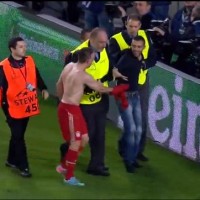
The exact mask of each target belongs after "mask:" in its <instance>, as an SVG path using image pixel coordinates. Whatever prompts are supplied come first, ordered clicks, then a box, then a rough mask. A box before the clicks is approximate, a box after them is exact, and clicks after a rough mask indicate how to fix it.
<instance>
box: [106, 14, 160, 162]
mask: <svg viewBox="0 0 200 200" xmlns="http://www.w3.org/2000/svg"><path fill="white" fill-rule="evenodd" d="M140 28H141V18H140V17H139V16H138V15H130V16H128V17H127V22H126V30H123V31H121V32H119V33H117V34H115V35H113V36H112V37H111V38H110V41H109V53H110V61H111V64H112V66H113V67H114V69H113V76H114V77H115V78H117V77H120V75H119V74H118V71H117V70H116V68H115V67H116V65H117V62H118V61H119V59H120V57H121V56H122V55H123V52H124V50H125V49H128V48H130V47H131V42H132V40H133V39H134V37H136V36H142V37H143V38H144V40H145V48H144V50H143V51H142V54H143V58H144V61H145V65H146V66H147V67H146V69H141V70H140V74H139V78H138V84H139V94H140V98H141V109H142V129H143V130H142V137H141V142H140V150H139V154H138V159H139V160H142V161H147V160H148V158H147V157H146V156H144V154H143V152H144V147H145V143H146V131H147V112H148V94H149V78H148V69H149V68H151V67H153V66H155V64H156V60H157V56H156V51H155V49H154V47H153V44H152V42H151V39H150V37H149V36H148V34H147V33H146V32H145V31H144V30H141V29H140ZM118 150H119V153H120V155H121V154H122V153H123V147H122V146H121V144H120V141H119V144H118Z"/></svg>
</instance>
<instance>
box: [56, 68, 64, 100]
mask: <svg viewBox="0 0 200 200" xmlns="http://www.w3.org/2000/svg"><path fill="white" fill-rule="evenodd" d="M63 71H64V70H63ZM63 71H62V73H61V75H60V77H59V79H58V81H57V83H56V93H57V96H58V98H59V99H60V100H61V98H62V96H63V92H64V90H63V82H62V74H63Z"/></svg>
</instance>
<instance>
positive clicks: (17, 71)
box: [0, 37, 49, 177]
mask: <svg viewBox="0 0 200 200" xmlns="http://www.w3.org/2000/svg"><path fill="white" fill-rule="evenodd" d="M8 48H9V50H10V52H11V55H10V57H8V58H6V59H4V60H3V61H1V62H0V89H1V90H0V91H1V94H0V96H1V97H0V100H1V102H0V104H1V106H2V109H3V112H4V114H5V117H6V121H7V123H8V126H9V128H10V131H11V138H10V143H9V150H8V157H7V161H6V163H5V165H6V166H7V167H11V168H15V169H19V172H20V175H21V176H22V177H31V175H32V174H31V172H30V169H29V164H28V158H27V151H26V144H25V139H24V135H25V131H26V128H27V125H28V121H29V117H31V116H34V115H38V114H39V113H40V109H39V104H38V95H37V90H36V89H37V88H39V89H40V90H41V91H42V96H43V98H44V99H47V98H48V96H49V94H48V92H47V87H46V85H45V84H44V81H43V80H42V78H41V76H40V73H39V71H38V69H37V68H36V66H35V62H34V60H33V58H32V57H31V56H25V54H26V43H25V41H24V40H23V39H22V38H21V37H15V38H12V39H11V40H10V41H9V44H8Z"/></svg>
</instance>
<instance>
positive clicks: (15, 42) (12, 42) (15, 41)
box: [8, 37, 24, 51]
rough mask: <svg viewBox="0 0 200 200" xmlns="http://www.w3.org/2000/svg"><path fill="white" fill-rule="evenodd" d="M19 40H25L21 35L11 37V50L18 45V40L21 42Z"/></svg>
mask: <svg viewBox="0 0 200 200" xmlns="http://www.w3.org/2000/svg"><path fill="white" fill-rule="evenodd" d="M19 41H24V39H23V38H21V37H14V38H11V39H10V41H9V42H8V48H9V50H10V51H11V48H13V49H15V48H16V46H17V42H19Z"/></svg>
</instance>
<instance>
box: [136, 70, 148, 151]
mask: <svg viewBox="0 0 200 200" xmlns="http://www.w3.org/2000/svg"><path fill="white" fill-rule="evenodd" d="M139 95H140V102H141V110H142V136H141V140H140V147H139V152H138V155H140V154H143V152H144V149H145V145H146V137H147V120H148V117H147V115H148V104H149V77H148V74H147V80H146V82H145V84H144V85H141V86H140V87H139Z"/></svg>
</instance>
